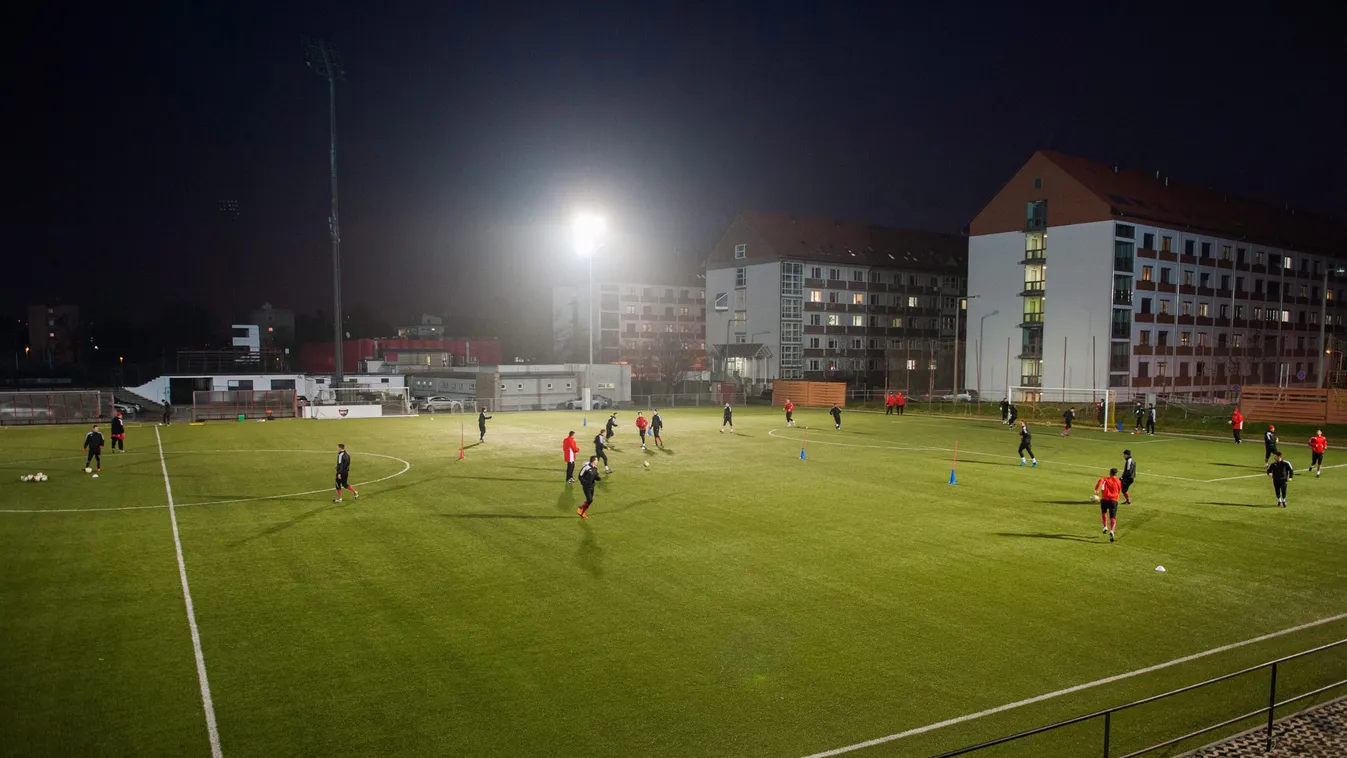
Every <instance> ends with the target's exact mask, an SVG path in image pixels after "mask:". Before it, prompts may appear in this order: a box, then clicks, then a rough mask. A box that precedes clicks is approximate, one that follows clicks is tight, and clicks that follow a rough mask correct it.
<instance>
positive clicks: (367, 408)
mask: <svg viewBox="0 0 1347 758" xmlns="http://www.w3.org/2000/svg"><path fill="white" fill-rule="evenodd" d="M304 415H305V417H307V418H317V419H341V418H401V417H406V416H415V415H416V403H415V402H413V400H412V395H411V390H410V389H408V388H407V387H338V388H336V389H325V390H322V391H320V392H318V395H317V397H315V398H313V400H312V401H310V403H309V405H308V407H307V408H305V411H304Z"/></svg>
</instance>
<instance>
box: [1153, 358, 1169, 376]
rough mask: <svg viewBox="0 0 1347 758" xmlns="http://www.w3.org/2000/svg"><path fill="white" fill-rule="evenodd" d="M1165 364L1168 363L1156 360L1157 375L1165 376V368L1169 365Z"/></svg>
mask: <svg viewBox="0 0 1347 758" xmlns="http://www.w3.org/2000/svg"><path fill="white" fill-rule="evenodd" d="M1165 364H1166V362H1165V361H1156V362H1155V375H1156V376H1165V374H1166V373H1167V372H1166V370H1165V369H1166V368H1167V366H1166V365H1165Z"/></svg>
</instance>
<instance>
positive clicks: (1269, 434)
mask: <svg viewBox="0 0 1347 758" xmlns="http://www.w3.org/2000/svg"><path fill="white" fill-rule="evenodd" d="M1275 452H1277V427H1275V426H1272V425H1271V424H1269V425H1268V428H1267V431H1266V432H1264V433H1263V465H1264V466H1266V465H1268V461H1270V460H1272V454H1273V453H1275Z"/></svg>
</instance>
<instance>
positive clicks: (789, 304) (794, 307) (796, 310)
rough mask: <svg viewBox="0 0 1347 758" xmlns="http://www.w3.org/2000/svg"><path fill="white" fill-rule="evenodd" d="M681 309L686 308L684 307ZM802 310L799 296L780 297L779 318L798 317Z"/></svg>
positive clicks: (802, 306) (802, 305)
mask: <svg viewBox="0 0 1347 758" xmlns="http://www.w3.org/2000/svg"><path fill="white" fill-rule="evenodd" d="M683 310H687V309H686V308H684V309H683ZM803 312H804V303H803V302H801V301H800V299H799V298H797V297H783V298H781V318H785V319H791V320H794V319H798V318H800V316H801V314H803ZM682 315H684V316H686V315H687V314H686V313H684V314H682Z"/></svg>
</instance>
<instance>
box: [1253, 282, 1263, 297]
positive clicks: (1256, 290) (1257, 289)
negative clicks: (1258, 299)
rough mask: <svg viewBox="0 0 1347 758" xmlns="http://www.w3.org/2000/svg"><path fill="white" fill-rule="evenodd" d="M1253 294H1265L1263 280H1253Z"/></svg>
mask: <svg viewBox="0 0 1347 758" xmlns="http://www.w3.org/2000/svg"><path fill="white" fill-rule="evenodd" d="M1253 294H1255V295H1261V294H1263V280H1262V279H1254V280H1253Z"/></svg>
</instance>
